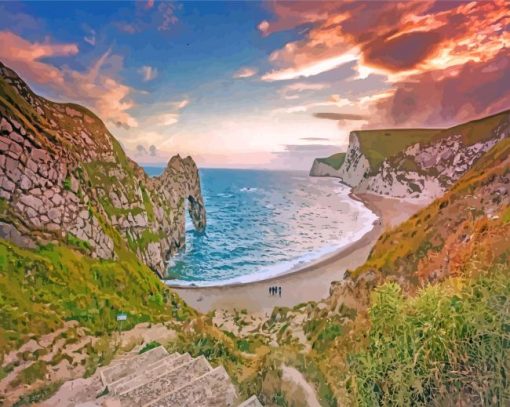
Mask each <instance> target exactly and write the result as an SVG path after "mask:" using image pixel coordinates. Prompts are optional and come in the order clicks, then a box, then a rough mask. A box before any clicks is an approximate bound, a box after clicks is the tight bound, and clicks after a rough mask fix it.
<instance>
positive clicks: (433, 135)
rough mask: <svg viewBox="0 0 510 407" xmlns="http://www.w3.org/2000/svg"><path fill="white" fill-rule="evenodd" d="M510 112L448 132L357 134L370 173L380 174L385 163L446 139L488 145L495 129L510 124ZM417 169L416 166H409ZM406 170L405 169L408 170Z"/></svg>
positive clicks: (367, 131)
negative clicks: (505, 122)
mask: <svg viewBox="0 0 510 407" xmlns="http://www.w3.org/2000/svg"><path fill="white" fill-rule="evenodd" d="M507 116H508V111H505V112H501V113H498V114H495V115H492V116H488V117H484V118H482V119H479V120H473V121H470V122H467V123H463V124H460V125H458V126H454V127H451V128H448V129H381V130H360V131H356V135H357V136H358V140H359V142H360V148H361V151H362V153H363V154H364V155H365V157H366V158H367V159H368V161H369V164H370V170H371V171H372V172H375V171H377V169H378V168H379V167H380V166H381V164H382V162H383V161H384V160H385V159H387V158H390V157H393V156H396V155H397V154H399V153H401V152H402V151H404V150H405V149H406V148H407V147H409V146H411V145H413V144H416V143H430V142H436V141H438V140H440V139H442V138H445V137H449V136H453V135H461V136H462V140H463V142H464V143H465V144H466V145H472V144H475V143H477V142H484V141H486V140H489V139H490V138H491V137H493V136H494V134H493V132H494V129H495V128H497V127H498V126H499V124H500V123H502V121H503V120H506V117H507ZM405 165H406V166H411V167H412V168H414V166H415V165H414V164H412V163H405ZM404 169H405V168H404Z"/></svg>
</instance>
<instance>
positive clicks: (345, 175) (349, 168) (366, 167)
mask: <svg viewBox="0 0 510 407" xmlns="http://www.w3.org/2000/svg"><path fill="white" fill-rule="evenodd" d="M369 172H370V163H369V162H368V160H367V158H366V157H365V156H364V155H363V153H362V152H361V149H360V144H359V140H358V137H357V135H356V132H351V134H350V135H349V147H348V149H347V153H346V155H345V161H344V163H343V164H342V166H341V167H340V169H339V170H338V174H339V176H340V178H342V181H343V182H344V183H346V184H347V185H350V186H351V187H355V186H358V185H359V184H360V183H361V182H362V181H363V179H364V178H365V175H366V174H368V173H369Z"/></svg>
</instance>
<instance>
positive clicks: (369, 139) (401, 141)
mask: <svg viewBox="0 0 510 407" xmlns="http://www.w3.org/2000/svg"><path fill="white" fill-rule="evenodd" d="M509 134H510V111H505V112H502V113H499V114H497V115H494V116H490V117H486V118H483V119H480V120H476V121H472V122H468V123H464V124H461V125H459V126H455V127H452V128H449V129H397V130H368V131H353V132H351V134H350V137H349V147H348V149H347V153H346V156H345V160H344V161H343V163H342V165H341V167H340V168H339V169H338V170H337V171H334V173H332V175H330V176H335V177H339V178H341V179H342V181H343V182H344V183H346V184H348V185H350V186H351V187H353V189H354V191H355V192H370V193H375V194H379V195H386V196H391V197H398V198H405V199H412V200H421V201H425V202H430V201H432V200H433V199H435V198H437V197H439V196H441V195H443V193H444V192H445V191H446V190H447V189H448V188H449V187H450V186H451V185H453V184H454V183H455V182H456V181H457V180H458V179H459V178H460V177H461V176H462V175H463V174H464V173H465V172H466V171H467V170H469V169H470V168H471V166H472V165H473V164H474V163H475V162H476V161H477V160H478V159H479V158H480V157H481V156H482V155H483V154H484V153H485V152H487V151H488V150H490V149H491V148H492V147H493V146H494V145H496V143H497V142H498V141H500V140H502V139H503V138H505V137H508V136H509ZM314 167H315V163H314ZM330 172H331V171H330Z"/></svg>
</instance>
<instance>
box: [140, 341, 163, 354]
mask: <svg viewBox="0 0 510 407" xmlns="http://www.w3.org/2000/svg"><path fill="white" fill-rule="evenodd" d="M158 346H161V344H160V343H159V342H156V341H152V342H149V343H148V344H146V345H145V346H144V347H143V348H142V349H140V352H138V354H140V355H141V354H142V353H145V352H148V351H150V350H151V349H154V348H157V347H158Z"/></svg>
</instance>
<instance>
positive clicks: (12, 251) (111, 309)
mask: <svg viewBox="0 0 510 407" xmlns="http://www.w3.org/2000/svg"><path fill="white" fill-rule="evenodd" d="M72 243H75V242H71V244H72ZM75 244H76V247H77V248H76V249H73V248H69V247H64V246H54V245H48V246H45V247H41V248H39V249H37V250H25V249H20V248H19V247H17V246H15V245H13V244H11V243H9V242H6V241H4V240H0V305H1V307H0V354H2V353H5V352H7V351H9V350H11V349H13V348H15V347H17V346H19V345H20V344H22V343H24V342H26V341H28V340H29V339H30V338H37V337H39V336H41V335H43V334H46V333H48V332H52V331H53V330H55V329H57V328H59V327H61V326H62V323H63V321H67V320H77V321H79V322H80V324H81V325H82V326H84V327H86V328H88V329H89V330H90V332H91V334H93V335H97V336H100V335H104V334H107V333H110V332H112V331H114V330H116V329H118V324H117V322H116V315H117V314H118V313H120V312H124V313H127V314H128V315H129V318H128V320H127V321H126V323H125V324H124V327H123V328H124V329H128V328H130V327H132V326H134V325H135V324H136V323H139V322H142V321H165V320H171V319H174V318H175V319H186V318H188V317H189V316H190V315H193V314H194V312H193V311H191V310H190V309H189V308H187V307H186V306H185V304H184V303H182V301H181V300H180V299H179V298H178V297H177V296H176V295H175V294H174V293H172V292H171V291H170V290H169V289H168V288H166V287H165V286H164V285H163V284H162V283H161V282H160V281H159V279H157V278H156V276H155V275H154V273H152V272H151V271H150V270H148V269H147V267H146V266H144V265H142V264H140V263H139V262H138V261H137V259H136V257H135V256H134V255H130V256H124V257H122V258H119V259H118V260H117V261H100V260H94V259H91V258H90V257H88V256H87V255H86V254H83V253H81V252H80V251H79V249H78V247H79V246H78V244H77V243H75Z"/></svg>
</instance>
